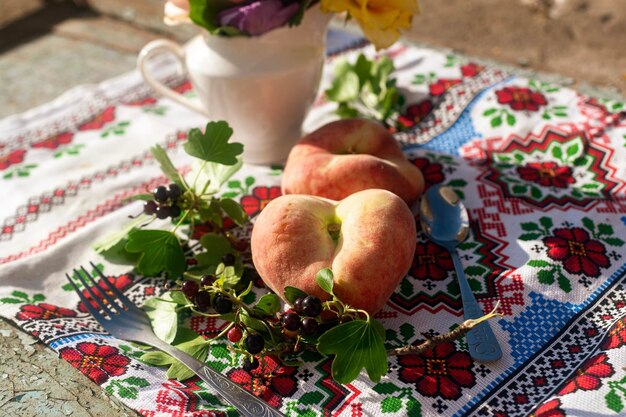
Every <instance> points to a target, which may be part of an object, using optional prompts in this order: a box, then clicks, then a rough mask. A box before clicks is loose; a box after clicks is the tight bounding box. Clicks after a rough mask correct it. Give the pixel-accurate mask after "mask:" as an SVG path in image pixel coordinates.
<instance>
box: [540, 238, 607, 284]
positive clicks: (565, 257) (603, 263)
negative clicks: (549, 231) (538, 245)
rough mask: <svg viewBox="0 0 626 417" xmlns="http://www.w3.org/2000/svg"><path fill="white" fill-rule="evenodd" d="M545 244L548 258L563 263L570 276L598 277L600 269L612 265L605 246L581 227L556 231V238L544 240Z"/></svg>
mask: <svg viewBox="0 0 626 417" xmlns="http://www.w3.org/2000/svg"><path fill="white" fill-rule="evenodd" d="M543 243H544V244H545V245H546V246H547V247H548V256H549V257H550V258H552V259H554V260H555V261H560V262H562V263H563V267H564V268H565V270H566V271H567V272H569V273H570V274H576V275H583V274H584V275H588V276H591V277H598V276H600V268H608V267H609V265H610V262H609V258H608V257H607V256H606V248H605V247H604V245H603V244H602V243H600V242H599V241H597V240H592V239H590V238H589V233H587V231H586V230H585V229H581V228H580V227H574V228H572V229H556V230H555V231H554V236H549V237H546V238H544V240H543Z"/></svg>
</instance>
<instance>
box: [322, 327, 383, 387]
mask: <svg viewBox="0 0 626 417" xmlns="http://www.w3.org/2000/svg"><path fill="white" fill-rule="evenodd" d="M317 350H318V351H319V352H320V353H324V354H327V355H335V358H334V359H333V363H332V366H331V372H332V376H333V379H334V380H335V381H337V382H338V383H340V384H348V383H350V382H352V381H353V380H354V379H355V378H356V377H357V376H359V373H360V372H361V370H362V369H364V368H365V370H366V371H367V375H368V376H369V378H370V380H372V381H373V382H378V381H380V378H381V377H382V376H383V375H385V374H386V373H387V352H386V350H385V329H384V327H383V326H382V324H380V323H379V322H378V321H376V320H374V319H370V321H364V320H355V321H351V322H347V323H343V324H340V325H338V326H336V327H334V328H332V329H330V330H328V331H326V332H325V333H324V334H323V335H322V336H320V338H319V339H318V344H317Z"/></svg>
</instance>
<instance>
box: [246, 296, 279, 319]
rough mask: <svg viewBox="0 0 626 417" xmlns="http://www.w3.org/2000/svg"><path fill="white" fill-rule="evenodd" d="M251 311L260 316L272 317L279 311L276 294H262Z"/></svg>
mask: <svg viewBox="0 0 626 417" xmlns="http://www.w3.org/2000/svg"><path fill="white" fill-rule="evenodd" d="M253 311H254V312H255V313H257V314H259V315H262V316H273V315H274V314H276V313H277V312H278V311H280V298H279V297H278V296H277V295H276V294H264V295H263V296H262V297H261V298H260V299H259V301H258V302H257V303H256V305H255V306H254V308H253Z"/></svg>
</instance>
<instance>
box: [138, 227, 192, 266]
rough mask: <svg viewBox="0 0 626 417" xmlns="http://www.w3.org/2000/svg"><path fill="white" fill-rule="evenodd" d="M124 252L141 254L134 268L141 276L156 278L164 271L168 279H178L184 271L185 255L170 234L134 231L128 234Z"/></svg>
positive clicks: (174, 237) (161, 231) (175, 238)
mask: <svg viewBox="0 0 626 417" xmlns="http://www.w3.org/2000/svg"><path fill="white" fill-rule="evenodd" d="M126 250H127V251H128V252H130V253H139V254H141V255H140V256H139V259H138V261H137V265H136V268H137V272H139V273H140V274H142V275H145V276H156V275H158V274H159V273H161V272H162V271H164V270H165V271H167V272H168V274H169V275H170V278H178V277H179V276H181V275H182V273H183V271H185V267H186V263H185V254H184V253H183V249H182V248H181V246H180V242H179V241H178V238H177V237H176V235H175V234H174V233H172V232H168V231H165V230H144V229H134V230H132V231H131V232H130V233H129V234H128V243H127V244H126Z"/></svg>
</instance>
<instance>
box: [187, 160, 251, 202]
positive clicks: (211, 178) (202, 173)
mask: <svg viewBox="0 0 626 417" xmlns="http://www.w3.org/2000/svg"><path fill="white" fill-rule="evenodd" d="M242 166H243V161H242V159H241V157H237V163H235V164H233V165H224V164H220V163H216V162H205V161H202V160H198V159H194V161H193V163H192V170H191V172H190V173H189V174H188V176H187V178H188V179H189V178H192V179H194V181H193V183H194V187H193V189H194V191H195V193H196V194H200V193H202V192H203V191H204V193H205V194H215V193H217V192H218V191H220V188H221V187H222V185H223V184H224V183H225V182H227V181H228V180H229V179H230V178H231V177H232V176H233V175H235V173H236V172H237V171H239V170H240V169H241V167H242ZM207 183H208V186H207Z"/></svg>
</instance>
